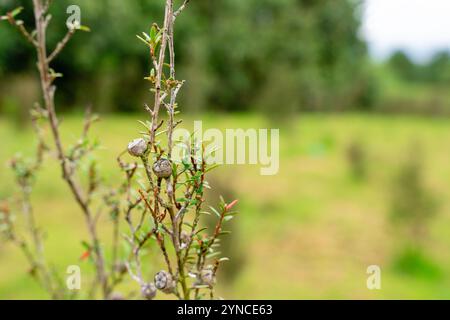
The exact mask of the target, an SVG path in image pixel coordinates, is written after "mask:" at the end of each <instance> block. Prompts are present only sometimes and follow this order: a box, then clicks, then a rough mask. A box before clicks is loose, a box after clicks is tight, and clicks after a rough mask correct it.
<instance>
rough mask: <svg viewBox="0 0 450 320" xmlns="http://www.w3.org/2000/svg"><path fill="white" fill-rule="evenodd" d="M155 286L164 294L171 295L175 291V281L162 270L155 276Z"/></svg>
mask: <svg viewBox="0 0 450 320" xmlns="http://www.w3.org/2000/svg"><path fill="white" fill-rule="evenodd" d="M155 286H156V288H158V289H159V290H161V291H162V292H164V293H167V294H169V293H172V292H173V290H174V289H175V281H174V280H173V278H172V275H171V274H170V273H168V272H166V271H164V270H162V271H160V272H158V273H157V274H156V275H155Z"/></svg>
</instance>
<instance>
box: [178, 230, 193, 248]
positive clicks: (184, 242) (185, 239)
mask: <svg viewBox="0 0 450 320" xmlns="http://www.w3.org/2000/svg"><path fill="white" fill-rule="evenodd" d="M190 241H191V236H190V235H189V233H188V232H186V231H184V230H183V231H181V234H180V242H181V244H180V246H181V249H184V248H186V247H187V246H188V244H189V242H190Z"/></svg>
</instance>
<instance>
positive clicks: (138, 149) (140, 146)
mask: <svg viewBox="0 0 450 320" xmlns="http://www.w3.org/2000/svg"><path fill="white" fill-rule="evenodd" d="M145 151H147V141H145V140H144V139H142V138H139V139H134V140H133V141H131V142H130V143H129V144H128V153H129V154H131V155H132V156H133V157H142V156H143V155H144V154H145Z"/></svg>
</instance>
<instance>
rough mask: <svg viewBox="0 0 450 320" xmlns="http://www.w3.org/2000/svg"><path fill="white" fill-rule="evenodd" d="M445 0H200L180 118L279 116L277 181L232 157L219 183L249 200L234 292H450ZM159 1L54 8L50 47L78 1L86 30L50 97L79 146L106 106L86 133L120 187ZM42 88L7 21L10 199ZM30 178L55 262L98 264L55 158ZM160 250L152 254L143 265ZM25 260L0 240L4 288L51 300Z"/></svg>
mask: <svg viewBox="0 0 450 320" xmlns="http://www.w3.org/2000/svg"><path fill="white" fill-rule="evenodd" d="M29 2H30V1H19V0H0V13H4V12H6V11H8V10H11V9H13V8H15V7H17V6H19V5H23V6H24V7H25V11H24V12H23V13H22V14H21V18H22V19H23V20H24V21H25V23H26V24H28V25H29V24H30V23H32V11H31V9H30V3H29ZM445 2H446V1H445V0H433V1H424V0H422V1H421V0H414V1H404V0H368V1H352V0H246V1H242V0H192V1H191V4H190V6H189V8H188V10H186V11H185V13H184V14H183V15H182V16H180V18H179V19H178V20H177V30H176V44H177V45H176V56H177V68H178V76H179V78H181V79H186V80H187V83H186V85H185V87H184V88H183V90H182V92H181V93H180V108H181V111H182V113H183V118H184V125H185V127H187V128H189V127H191V126H192V122H193V120H196V119H202V120H203V126H204V129H206V128H220V129H225V128H280V143H281V146H280V171H279V173H278V174H277V175H275V176H261V175H259V167H258V166H228V165H227V166H223V167H221V168H220V169H218V170H217V172H215V173H214V175H213V176H212V177H211V178H210V183H211V185H213V186H214V191H212V192H210V194H209V199H212V200H211V201H215V200H217V198H218V196H219V194H223V195H224V196H225V197H226V198H228V199H234V198H238V199H239V200H240V201H239V207H238V209H239V211H240V212H241V214H240V215H239V218H238V219H236V220H235V221H234V222H233V225H232V229H233V235H232V236H231V237H230V238H229V239H228V240H227V241H225V252H226V254H227V255H228V256H230V257H231V258H232V260H231V262H230V263H228V265H227V266H226V267H225V268H224V269H223V270H222V274H221V277H222V281H220V283H221V285H220V288H219V291H220V293H221V294H222V295H223V296H224V297H225V298H237V299H243V298H249V299H253V298H255V299H263V298H271V299H303V298H324V299H329V298H337V299H346V298H356V299H379V298H387V299H394V298H407V299H411V298H425V299H428V298H430V299H431V298H438V299H441V298H444V299H446V298H450V210H449V209H450V148H449V147H450V145H449V143H450V118H449V116H450V90H448V89H449V87H450V54H449V52H448V48H449V46H450V36H449V35H448V34H447V33H448V32H449V30H450V28H446V26H447V25H446V24H445V21H446V20H448V19H447V17H446V16H445V15H448V12H449V11H448V10H447V11H445V7H446V5H445ZM161 3H162V1H156V0H150V1H148V0H132V1H122V0H96V1H91V0H73V1H66V0H57V1H54V5H53V7H52V9H51V13H52V15H53V19H52V23H51V27H50V31H49V32H50V35H49V42H50V45H51V46H53V44H55V43H56V42H57V40H58V39H59V38H61V37H62V36H63V35H64V33H65V31H66V28H65V20H66V19H67V14H66V8H67V6H68V5H69V4H77V5H79V6H80V7H81V13H82V17H81V19H82V24H83V25H87V26H89V27H90V28H91V30H92V32H91V33H80V34H77V35H76V36H75V37H74V40H73V41H72V42H71V43H70V44H69V45H68V46H67V48H66V50H65V51H64V53H63V54H62V55H61V56H60V58H59V59H58V60H57V61H55V63H54V69H56V70H57V71H58V72H62V73H63V74H64V78H63V79H60V80H59V81H58V82H57V85H58V92H57V96H56V99H57V107H58V112H59V113H60V115H61V117H62V118H63V122H62V125H61V130H62V132H63V138H64V141H65V142H67V143H69V144H70V143H73V142H74V141H76V139H77V136H78V134H79V133H80V132H81V129H82V128H81V121H82V113H83V110H84V108H85V107H86V105H88V104H92V106H93V108H94V109H95V111H96V112H98V113H99V114H100V115H101V117H102V120H101V122H100V123H98V124H97V125H96V126H95V129H94V134H95V136H96V137H98V139H99V141H101V145H102V148H101V150H100V151H98V152H97V155H96V157H97V158H98V161H99V163H100V164H101V170H102V178H103V179H104V181H105V182H109V183H114V182H115V181H117V178H118V177H119V176H120V172H119V170H118V168H117V166H116V162H115V157H116V156H117V154H118V153H119V152H120V151H122V150H123V149H124V146H126V144H127V142H128V141H129V140H131V139H133V138H135V137H136V136H137V135H138V132H139V130H140V128H139V125H138V124H137V120H138V119H141V120H143V119H145V118H146V117H147V115H146V113H145V112H144V111H143V103H144V102H151V95H150V93H149V91H148V85H147V83H146V82H145V81H143V78H144V77H145V76H146V75H147V74H148V72H149V71H148V69H149V64H148V59H147V58H148V54H147V51H146V50H145V48H144V47H143V45H142V43H140V42H139V41H138V40H137V39H136V37H135V35H136V34H139V33H140V32H142V31H145V30H147V29H148V28H149V27H150V25H151V23H152V22H153V21H160V20H161V14H162V11H163V7H162V5H161ZM447 7H448V5H447ZM447 9H449V8H447ZM430 26H432V27H431V28H430ZM447 27H448V26H447ZM433 40H435V41H433ZM447 40H448V42H447ZM39 99H40V92H39V86H38V82H37V74H36V71H35V65H34V52H33V50H32V48H30V46H29V45H28V44H27V43H26V42H24V41H23V39H21V37H20V35H19V34H18V33H17V31H16V30H13V29H12V28H11V27H10V26H9V25H8V24H7V23H2V24H0V201H2V200H4V199H8V198H11V197H14V194H15V191H17V190H16V187H15V185H14V177H13V173H12V172H11V171H10V169H9V168H8V166H7V162H8V159H10V158H11V157H12V156H13V155H15V154H17V153H21V154H23V155H25V156H26V155H27V154H31V153H32V150H33V147H34V146H35V143H36V141H35V140H34V139H33V134H32V130H31V127H30V122H29V118H28V110H29V109H30V107H31V106H32V105H33V103H34V102H35V101H38V100H39ZM34 189H35V190H34V193H33V198H32V201H33V204H34V205H35V211H36V214H37V219H38V224H39V225H40V226H41V227H42V228H43V229H44V230H45V232H46V246H47V249H46V253H47V256H48V258H49V260H50V261H51V262H52V264H53V266H54V268H55V270H57V271H58V272H60V273H61V274H62V275H64V274H65V270H66V267H67V265H70V264H80V265H81V266H82V269H83V270H84V269H86V270H89V266H87V265H86V266H84V265H83V263H84V264H87V262H80V261H79V256H80V254H81V252H82V251H83V247H82V245H81V240H83V238H86V237H87V235H86V231H85V230H84V225H83V219H82V216H81V213H80V212H78V208H77V207H76V206H74V204H73V200H72V199H71V197H70V195H69V193H68V190H67V187H66V186H65V185H64V184H63V182H62V181H61V180H60V173H59V168H58V166H57V163H56V161H55V160H54V159H47V161H46V162H45V165H44V169H43V171H42V172H40V174H39V179H38V180H37V182H36V184H35V187H34ZM106 220H107V219H105V222H104V223H105V229H107V228H108V226H107V225H108V222H107V221H106ZM106 234H107V233H106V232H105V237H104V239H103V241H104V243H105V244H106V245H107V244H108V241H110V239H108V238H107V237H106ZM153 260H154V258H153V257H152V254H151V253H149V255H148V260H147V261H148V263H149V265H150V267H149V268H150V269H152V268H157V266H155V267H153V266H152V261H153ZM369 265H378V266H380V267H381V271H382V288H381V290H368V289H367V287H366V279H367V277H368V275H367V274H366V269H367V267H368V266H369ZM27 268H28V267H27V265H26V261H25V259H24V257H23V256H22V255H21V253H20V252H18V251H17V250H16V248H14V247H13V246H12V245H10V244H8V243H5V242H1V243H0V298H2V299H11V298H25V299H29V298H47V296H46V294H45V292H43V291H42V290H41V289H40V288H39V287H38V286H37V285H36V283H35V282H34V281H33V279H31V277H30V276H29V275H28V274H27Z"/></svg>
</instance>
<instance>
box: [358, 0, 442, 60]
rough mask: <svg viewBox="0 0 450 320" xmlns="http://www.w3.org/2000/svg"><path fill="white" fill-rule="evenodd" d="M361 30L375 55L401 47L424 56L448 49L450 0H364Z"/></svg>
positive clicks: (387, 52) (381, 54)
mask: <svg viewBox="0 0 450 320" xmlns="http://www.w3.org/2000/svg"><path fill="white" fill-rule="evenodd" d="M363 17H364V18H363V28H362V34H363V36H364V37H365V39H366V40H367V41H368V42H369V48H370V52H371V54H372V55H373V56H374V57H375V58H377V59H383V58H385V57H386V56H389V54H390V53H392V51H393V50H395V49H398V48H402V49H405V50H406V51H407V52H408V53H410V55H411V56H412V57H414V58H415V59H416V60H426V59H427V58H429V57H430V56H431V55H432V54H433V53H435V52H436V51H438V50H440V49H447V50H450V0H365V8H364V16H363Z"/></svg>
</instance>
